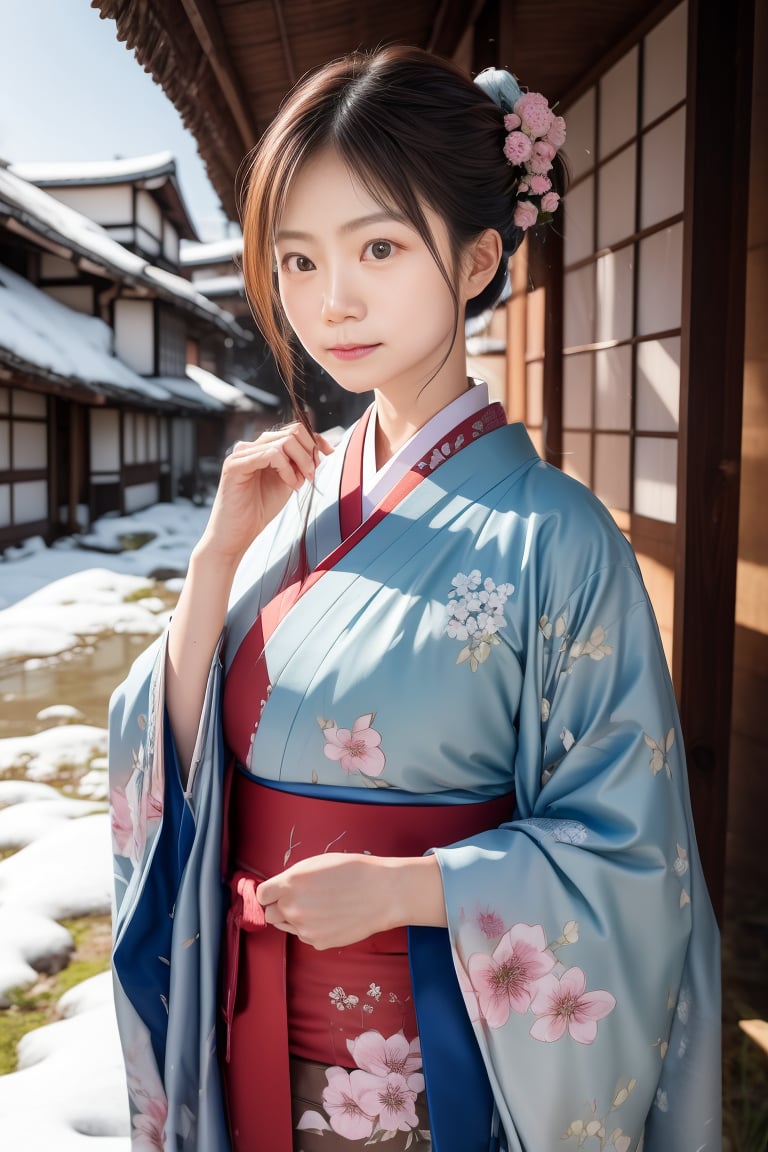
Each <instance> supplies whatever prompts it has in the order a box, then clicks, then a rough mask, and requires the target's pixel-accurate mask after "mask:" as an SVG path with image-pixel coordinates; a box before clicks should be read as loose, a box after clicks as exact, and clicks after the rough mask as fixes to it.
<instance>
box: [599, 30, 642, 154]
mask: <svg viewBox="0 0 768 1152" xmlns="http://www.w3.org/2000/svg"><path fill="white" fill-rule="evenodd" d="M637 59H638V51H637V47H635V48H633V49H632V50H631V51H630V52H627V54H626V56H622V58H621V60H619V62H618V64H614V66H613V68H609V70H608V71H607V72H606V73H605V75H604V76H602V77H601V79H600V136H599V140H600V156H601V158H602V157H603V156H607V155H608V154H609V153H610V152H615V151H616V149H617V148H621V146H622V144H626V143H627V141H628V140H631V139H632V137H633V136H635V135H636V133H637Z"/></svg>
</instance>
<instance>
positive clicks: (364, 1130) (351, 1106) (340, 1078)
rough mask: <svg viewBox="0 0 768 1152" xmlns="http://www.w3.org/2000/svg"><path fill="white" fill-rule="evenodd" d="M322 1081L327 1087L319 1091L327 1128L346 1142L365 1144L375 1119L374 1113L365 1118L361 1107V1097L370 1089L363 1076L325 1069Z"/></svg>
mask: <svg viewBox="0 0 768 1152" xmlns="http://www.w3.org/2000/svg"><path fill="white" fill-rule="evenodd" d="M325 1078H326V1080H327V1081H328V1087H327V1088H324V1089H323V1105H324V1107H325V1110H326V1112H327V1113H328V1115H329V1117H330V1120H331V1128H333V1130H334V1132H338V1134H339V1136H345V1137H346V1138H347V1140H367V1139H368V1138H369V1137H370V1135H371V1133H372V1132H373V1124H374V1120H375V1119H376V1113H375V1112H374V1113H373V1114H371V1115H369V1114H368V1113H367V1112H366V1111H365V1110H364V1109H363V1107H362V1102H361V1097H362V1095H363V1093H364V1092H365V1091H366V1089H370V1085H369V1083H368V1076H367V1074H366V1073H365V1072H359V1071H358V1070H357V1069H356V1070H355V1071H354V1072H352V1073H349V1072H347V1071H346V1070H345V1069H344V1068H327V1069H326V1071H325ZM361 1078H362V1079H361Z"/></svg>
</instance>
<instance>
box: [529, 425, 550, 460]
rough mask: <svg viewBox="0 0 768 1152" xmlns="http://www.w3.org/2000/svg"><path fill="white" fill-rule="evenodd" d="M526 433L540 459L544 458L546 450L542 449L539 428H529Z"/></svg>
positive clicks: (542, 441)
mask: <svg viewBox="0 0 768 1152" xmlns="http://www.w3.org/2000/svg"><path fill="white" fill-rule="evenodd" d="M528 435H529V436H530V438H531V443H532V444H533V446H534V448H535V449H536V451H537V452H538V454H539V456H541V458H542V460H544V459H545V457H546V451H545V449H544V436H543V434H542V430H541V428H529V429H528Z"/></svg>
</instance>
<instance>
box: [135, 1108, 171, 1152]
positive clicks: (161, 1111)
mask: <svg viewBox="0 0 768 1152" xmlns="http://www.w3.org/2000/svg"><path fill="white" fill-rule="evenodd" d="M141 1103H142V1111H141V1112H135V1113H134V1115H133V1134H132V1140H131V1148H132V1149H133V1152H163V1149H164V1148H165V1122H166V1120H167V1119H168V1101H167V1100H166V1099H165V1098H164V1097H158V1098H157V1099H152V1098H149V1097H147V1098H146V1099H144V1100H142V1102H141Z"/></svg>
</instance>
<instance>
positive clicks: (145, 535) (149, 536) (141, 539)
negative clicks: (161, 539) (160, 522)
mask: <svg viewBox="0 0 768 1152" xmlns="http://www.w3.org/2000/svg"><path fill="white" fill-rule="evenodd" d="M156 535H157V533H156V532H126V533H124V534H123V535H121V536H119V537H118V539H119V541H120V550H121V551H122V552H136V551H138V549H139V548H143V547H144V545H145V544H149V542H150V540H154V539H155V536H156Z"/></svg>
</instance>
